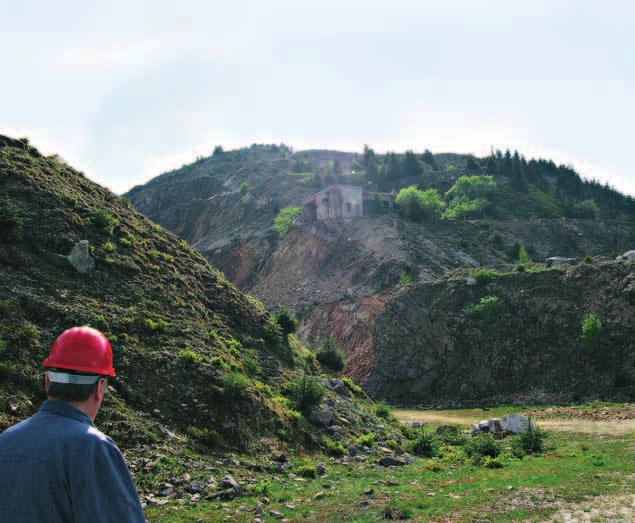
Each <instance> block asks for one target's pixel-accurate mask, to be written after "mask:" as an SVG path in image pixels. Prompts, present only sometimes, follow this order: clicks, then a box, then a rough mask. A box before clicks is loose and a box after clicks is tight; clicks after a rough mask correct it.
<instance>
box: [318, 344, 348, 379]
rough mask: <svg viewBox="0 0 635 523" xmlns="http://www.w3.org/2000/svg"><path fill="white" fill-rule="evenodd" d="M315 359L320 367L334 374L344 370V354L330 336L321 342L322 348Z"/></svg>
mask: <svg viewBox="0 0 635 523" xmlns="http://www.w3.org/2000/svg"><path fill="white" fill-rule="evenodd" d="M316 357H317V360H318V361H319V362H320V364H321V365H323V366H325V367H327V368H329V369H331V370H333V371H335V372H340V371H342V370H344V366H345V362H344V353H343V352H342V351H341V350H339V348H338V346H337V344H336V343H335V340H334V339H333V338H332V337H330V336H329V337H328V338H326V339H325V340H324V341H323V342H322V346H321V348H320V351H319V352H318V353H317V355H316Z"/></svg>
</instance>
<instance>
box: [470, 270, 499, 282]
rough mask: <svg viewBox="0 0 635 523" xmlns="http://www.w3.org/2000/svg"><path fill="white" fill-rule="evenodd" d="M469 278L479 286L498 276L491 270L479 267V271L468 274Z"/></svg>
mask: <svg viewBox="0 0 635 523" xmlns="http://www.w3.org/2000/svg"><path fill="white" fill-rule="evenodd" d="M470 276H471V277H472V278H474V279H475V280H476V283H478V284H480V285H484V284H486V283H489V282H490V281H492V280H494V279H496V277H497V276H498V273H497V272H496V271H495V270H493V269H487V268H485V267H481V268H480V269H475V270H473V271H472V272H471V273H470Z"/></svg>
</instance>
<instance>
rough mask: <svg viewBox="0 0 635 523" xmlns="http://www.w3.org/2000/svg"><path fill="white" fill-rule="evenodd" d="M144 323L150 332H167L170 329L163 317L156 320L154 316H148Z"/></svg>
mask: <svg viewBox="0 0 635 523" xmlns="http://www.w3.org/2000/svg"><path fill="white" fill-rule="evenodd" d="M143 325H144V326H145V328H146V330H148V331H149V332H165V331H166V330H167V329H168V323H167V322H166V321H165V320H164V319H163V318H159V319H158V320H156V321H155V320H153V319H152V318H146V319H145V320H144V322H143Z"/></svg>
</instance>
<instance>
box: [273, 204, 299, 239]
mask: <svg viewBox="0 0 635 523" xmlns="http://www.w3.org/2000/svg"><path fill="white" fill-rule="evenodd" d="M300 214H302V209H301V208H300V207H285V208H284V209H282V210H281V211H280V212H279V213H278V216H276V217H275V218H274V220H273V227H274V229H275V230H276V231H277V233H278V235H279V236H280V238H284V237H285V236H286V234H287V232H289V229H290V228H291V226H292V225H293V222H294V221H295V220H296V218H297V217H298V216H300Z"/></svg>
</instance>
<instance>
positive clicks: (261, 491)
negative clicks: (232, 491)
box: [246, 479, 271, 498]
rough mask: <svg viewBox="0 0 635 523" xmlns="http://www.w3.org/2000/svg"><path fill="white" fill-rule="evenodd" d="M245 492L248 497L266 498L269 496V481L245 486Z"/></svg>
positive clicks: (264, 480) (265, 480)
mask: <svg viewBox="0 0 635 523" xmlns="http://www.w3.org/2000/svg"><path fill="white" fill-rule="evenodd" d="M246 490H247V494H248V495H250V496H257V497H259V498H262V497H267V496H269V495H270V494H271V481H269V480H268V479H263V480H261V481H259V482H258V483H255V484H253V485H247V487H246Z"/></svg>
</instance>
